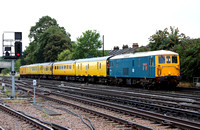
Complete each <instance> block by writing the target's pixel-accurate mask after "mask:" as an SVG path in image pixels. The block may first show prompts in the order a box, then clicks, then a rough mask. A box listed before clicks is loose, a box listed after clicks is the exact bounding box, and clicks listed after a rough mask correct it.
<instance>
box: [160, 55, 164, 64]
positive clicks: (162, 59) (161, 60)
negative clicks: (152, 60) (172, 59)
mask: <svg viewBox="0 0 200 130" xmlns="http://www.w3.org/2000/svg"><path fill="white" fill-rule="evenodd" d="M158 58H159V64H164V63H165V56H159V57H158Z"/></svg>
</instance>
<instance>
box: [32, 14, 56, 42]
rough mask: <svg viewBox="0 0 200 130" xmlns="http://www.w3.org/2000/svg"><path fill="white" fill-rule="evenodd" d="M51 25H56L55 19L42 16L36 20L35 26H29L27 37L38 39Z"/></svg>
mask: <svg viewBox="0 0 200 130" xmlns="http://www.w3.org/2000/svg"><path fill="white" fill-rule="evenodd" d="M51 26H58V24H57V21H56V20H55V19H54V18H51V17H49V16H43V17H42V18H40V19H39V21H38V22H36V24H35V26H32V27H31V29H30V33H29V38H33V39H34V41H38V40H39V36H40V34H42V33H43V32H44V31H46V30H47V29H48V28H49V27H51Z"/></svg>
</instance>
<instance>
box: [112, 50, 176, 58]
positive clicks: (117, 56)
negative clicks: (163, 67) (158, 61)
mask: <svg viewBox="0 0 200 130" xmlns="http://www.w3.org/2000/svg"><path fill="white" fill-rule="evenodd" d="M155 55H178V53H175V52H172V51H166V50H159V51H147V52H137V53H134V54H133V53H131V54H122V55H116V56H114V57H112V58H110V59H122V58H134V57H145V56H155Z"/></svg>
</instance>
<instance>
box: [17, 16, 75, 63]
mask: <svg viewBox="0 0 200 130" xmlns="http://www.w3.org/2000/svg"><path fill="white" fill-rule="evenodd" d="M29 38H30V39H32V42H31V43H30V44H29V46H28V47H27V48H26V50H25V51H24V53H23V58H22V60H21V64H33V63H41V62H49V61H56V60H57V56H58V54H59V53H60V52H62V51H63V50H65V49H69V50H71V39H70V34H69V33H67V32H66V31H65V28H63V27H59V25H58V24H57V21H56V20H55V19H53V18H51V17H49V16H44V17H42V18H40V19H39V21H38V22H37V23H36V25H35V26H32V27H31V29H30V34H29Z"/></svg>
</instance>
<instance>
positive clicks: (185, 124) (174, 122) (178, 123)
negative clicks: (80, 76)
mask: <svg viewBox="0 0 200 130" xmlns="http://www.w3.org/2000/svg"><path fill="white" fill-rule="evenodd" d="M79 87H80V86H79ZM56 88H58V87H56ZM70 89H72V88H70ZM78 89H79V90H80V89H81V91H83V90H84V89H87V88H78ZM59 91H63V90H59ZM65 91H66V90H65ZM72 91H77V89H74V90H72ZM72 91H71V92H72ZM95 91H97V90H95ZM102 91H104V90H102ZM104 93H105V91H104ZM54 94H57V95H59V94H61V92H59V93H54ZM62 95H65V96H66V93H63V94H62ZM41 96H42V95H41ZM59 96H61V95H59ZM70 97H72V98H73V99H75V100H77V101H80V102H84V103H88V104H93V105H96V106H99V107H105V108H106V109H112V110H113V111H118V112H119V111H120V112H122V113H126V114H128V115H134V116H136V115H137V116H139V117H142V118H149V119H150V120H154V121H155V122H160V123H163V122H165V123H166V124H168V125H170V126H173V127H177V128H184V129H185V128H186V129H198V128H199V125H200V124H198V123H195V122H190V121H185V120H181V119H176V118H173V117H168V116H164V115H162V114H158V115H156V113H152V112H149V113H148V111H144V110H141V109H133V108H132V107H128V106H124V105H119V104H114V103H110V104H108V102H106V101H101V100H97V99H94V100H97V101H93V100H91V98H88V99H85V98H84V97H83V96H80V97H77V95H69V96H67V98H70ZM78 98H79V99H78ZM83 99H84V100H85V101H83ZM53 100H54V99H53ZM91 101H93V102H91ZM95 102H96V103H95ZM98 103H106V104H104V105H102V104H98ZM112 105H114V106H112ZM116 105H118V106H116ZM124 107H125V108H124ZM126 107H127V108H126ZM121 109H122V110H123V109H126V110H125V111H124V110H123V111H122V110H121ZM130 110H131V112H130ZM147 113H148V114H147ZM155 115H156V116H155ZM125 124H127V123H125ZM128 124H129V123H128ZM195 124H196V125H195Z"/></svg>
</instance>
